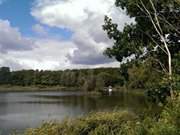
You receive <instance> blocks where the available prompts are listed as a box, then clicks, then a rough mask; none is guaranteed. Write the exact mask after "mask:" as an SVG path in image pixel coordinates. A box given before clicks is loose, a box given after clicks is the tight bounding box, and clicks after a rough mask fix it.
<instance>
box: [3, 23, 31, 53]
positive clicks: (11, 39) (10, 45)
mask: <svg viewBox="0 0 180 135" xmlns="http://www.w3.org/2000/svg"><path fill="white" fill-rule="evenodd" d="M32 48H33V40H31V39H28V38H25V37H23V36H22V35H21V33H20V32H19V30H18V29H17V28H13V27H12V26H11V25H10V23H9V21H7V20H0V52H1V53H7V52H8V51H12V50H16V51H20V50H32Z"/></svg>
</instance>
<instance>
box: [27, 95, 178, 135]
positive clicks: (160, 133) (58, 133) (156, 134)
mask: <svg viewBox="0 0 180 135" xmlns="http://www.w3.org/2000/svg"><path fill="white" fill-rule="evenodd" d="M24 135H180V98H178V99H176V100H173V101H171V102H169V103H168V104H167V106H166V107H165V108H164V110H163V111H162V113H161V114H159V115H157V116H156V117H155V116H154V117H152V116H148V115H145V116H143V117H142V116H141V117H140V116H137V115H135V114H132V113H130V112H127V111H124V112H122V111H120V112H111V113H103V112H102V113H95V114H90V115H88V116H86V117H82V118H78V119H75V120H65V121H64V122H62V123H57V122H49V123H45V124H43V125H42V126H41V127H39V128H36V129H28V130H26V131H25V133H24Z"/></svg>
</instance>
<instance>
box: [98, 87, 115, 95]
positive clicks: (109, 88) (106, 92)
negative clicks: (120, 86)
mask: <svg viewBox="0 0 180 135" xmlns="http://www.w3.org/2000/svg"><path fill="white" fill-rule="evenodd" d="M100 92H101V93H102V94H109V93H112V92H113V88H112V86H109V87H105V88H104V89H103V90H102V91H100Z"/></svg>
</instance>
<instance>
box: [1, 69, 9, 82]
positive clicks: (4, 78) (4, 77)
mask: <svg viewBox="0 0 180 135" xmlns="http://www.w3.org/2000/svg"><path fill="white" fill-rule="evenodd" d="M10 79H11V73H10V69H9V68H8V67H2V68H0V84H9V82H10Z"/></svg>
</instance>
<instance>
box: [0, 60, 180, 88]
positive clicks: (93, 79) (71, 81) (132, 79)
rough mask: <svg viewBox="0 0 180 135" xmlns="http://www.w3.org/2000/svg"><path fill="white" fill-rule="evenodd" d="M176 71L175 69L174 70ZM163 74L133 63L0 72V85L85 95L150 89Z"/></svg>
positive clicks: (148, 65)
mask: <svg viewBox="0 0 180 135" xmlns="http://www.w3.org/2000/svg"><path fill="white" fill-rule="evenodd" d="M176 70H178V69H176ZM162 78H163V73H162V72H160V70H158V69H157V68H156V64H155V63H153V60H148V61H143V62H139V61H136V60H134V61H132V62H130V63H126V64H122V65H121V66H120V68H97V69H78V70H75V69H74V70H64V71H62V70H59V71H46V70H21V71H11V70H10V68H9V67H1V68H0V85H1V86H4V85H10V86H48V87H51V86H62V87H78V88H81V89H82V90H85V91H100V90H102V89H103V88H104V87H108V86H110V85H111V86H113V87H123V88H128V89H149V88H151V87H153V86H156V85H157V83H159V82H161V79H162Z"/></svg>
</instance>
